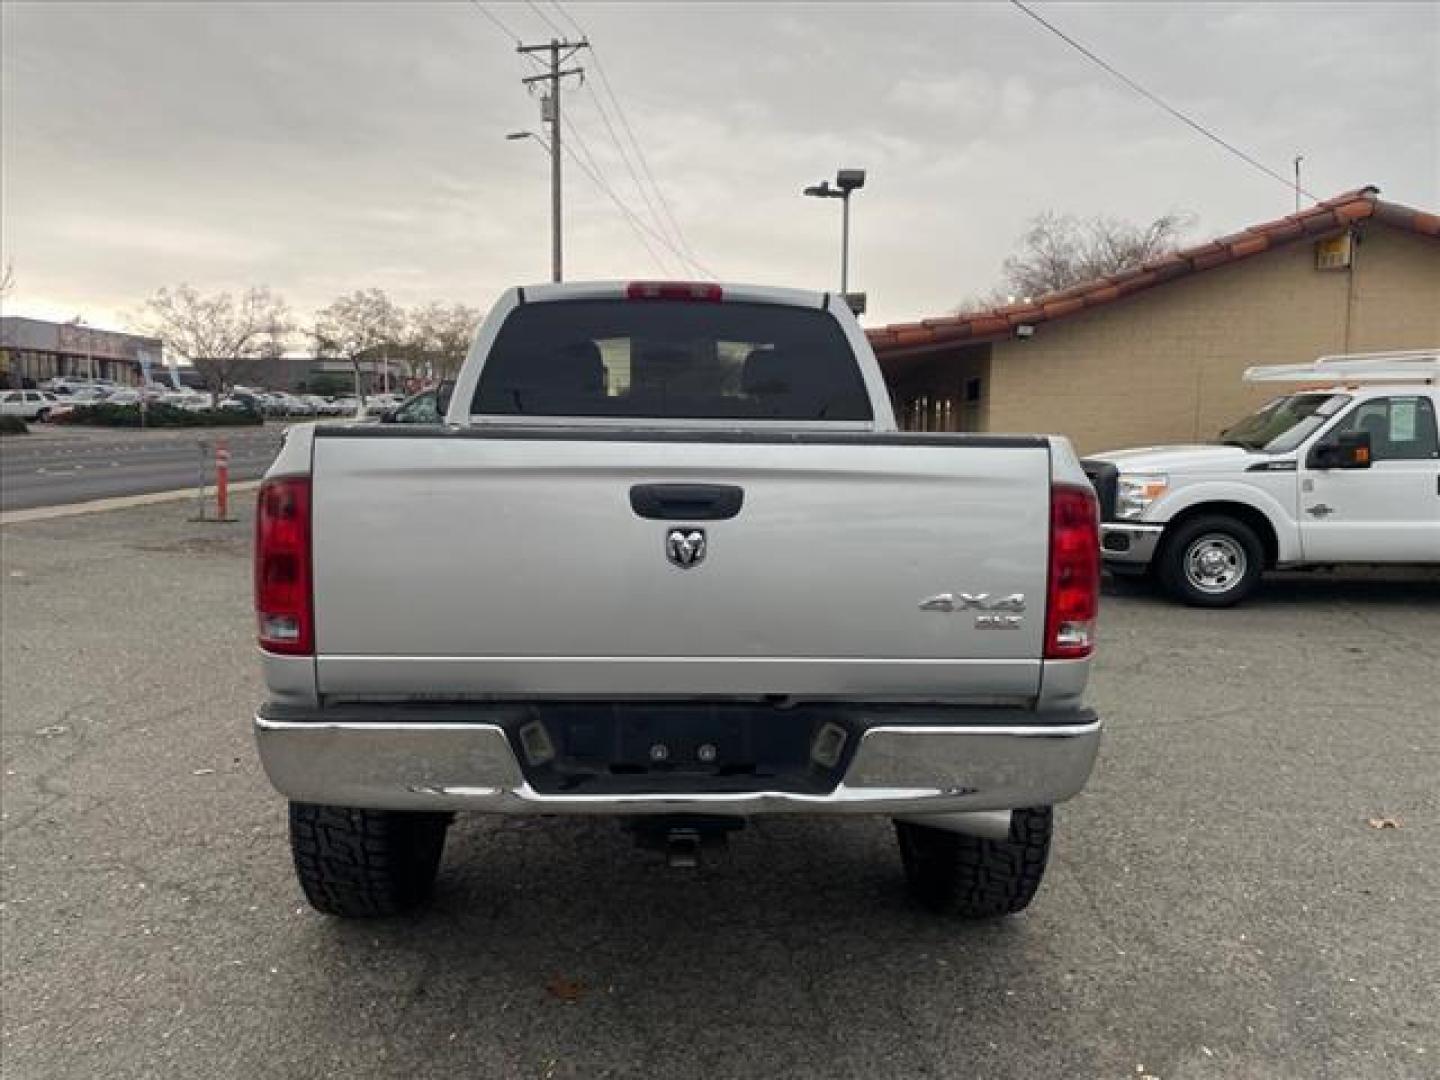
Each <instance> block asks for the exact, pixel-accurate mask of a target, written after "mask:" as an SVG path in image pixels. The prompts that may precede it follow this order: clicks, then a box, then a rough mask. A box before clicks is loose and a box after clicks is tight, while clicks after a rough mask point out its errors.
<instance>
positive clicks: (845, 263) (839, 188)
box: [803, 169, 865, 299]
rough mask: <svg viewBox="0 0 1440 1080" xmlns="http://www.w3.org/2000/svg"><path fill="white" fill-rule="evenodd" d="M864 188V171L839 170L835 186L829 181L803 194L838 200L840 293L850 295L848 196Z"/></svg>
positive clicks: (824, 181)
mask: <svg viewBox="0 0 1440 1080" xmlns="http://www.w3.org/2000/svg"><path fill="white" fill-rule="evenodd" d="M864 186H865V170H864V169H841V170H840V171H839V172H837V173H836V174H835V186H834V187H831V186H830V181H829V180H823V181H821V182H820V183H818V184H812V185H811V186H810V187H807V188H806V189H805V190H804V192H803V194H805V195H810V196H812V197H814V198H817V199H839V200H840V204H841V206H840V292H841V294H842V295H843V296H845V297H846V298H847V299H848V297H849V295H850V195H851V194H852V193H853V192H856V191H859V190H860V189H861V188H862V187H864Z"/></svg>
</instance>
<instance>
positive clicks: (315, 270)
mask: <svg viewBox="0 0 1440 1080" xmlns="http://www.w3.org/2000/svg"><path fill="white" fill-rule="evenodd" d="M1377 8H1378V9H1379V10H1378V11H1377V10H1376V9H1377ZM569 10H570V12H571V14H572V15H574V16H575V17H577V18H578V19H580V20H581V22H582V23H583V24H584V28H585V32H586V33H587V34H588V35H589V36H590V38H591V40H592V41H593V42H594V43H595V45H596V50H595V55H585V54H582V55H580V56H578V57H577V58H576V61H575V62H576V63H582V64H585V65H586V66H587V67H588V68H589V69H590V70H589V76H588V80H587V83H586V85H585V86H584V87H580V86H578V85H575V84H573V83H572V84H571V85H570V86H569V87H568V88H567V91H566V97H565V105H566V112H567V115H569V116H570V118H571V120H572V121H573V123H574V125H575V128H576V130H577V131H578V132H580V136H581V137H582V138H583V140H584V142H585V144H586V146H587V147H588V149H589V151H590V153H591V154H592V155H593V157H594V159H595V160H596V161H597V162H598V163H599V166H600V168H601V169H602V170H603V172H604V175H605V177H606V178H607V181H608V183H609V184H610V186H611V187H612V188H613V190H614V191H615V192H616V193H617V194H619V195H620V197H621V198H622V199H624V200H625V201H626V202H628V203H629V204H630V205H631V206H632V207H633V208H634V211H635V213H637V214H639V215H641V216H642V217H645V218H647V219H649V218H650V211H649V210H648V209H647V207H646V205H645V203H644V201H643V200H642V199H641V198H640V196H639V195H638V193H637V191H636V188H635V184H634V181H633V180H632V179H631V176H630V172H629V170H628V169H627V167H626V164H625V161H624V159H623V158H622V156H621V154H620V153H619V152H618V151H617V150H616V148H615V146H614V145H613V144H612V142H611V140H610V135H609V132H608V131H607V129H606V127H605V125H604V123H603V121H602V118H601V114H600V111H599V108H598V101H599V100H600V98H601V96H602V93H603V87H602V85H601V83H600V80H599V78H598V71H597V61H598V62H600V63H603V67H604V69H605V73H606V75H607V77H608V80H609V82H610V84H611V85H612V86H613V87H614V89H615V91H616V93H617V94H618V95H619V97H620V99H621V101H622V103H623V105H624V109H625V121H628V124H629V126H631V127H633V129H634V131H635V132H636V134H637V135H638V136H639V138H640V140H641V142H642V144H643V146H644V148H645V151H646V161H647V163H648V166H649V170H650V172H651V173H653V175H654V176H655V178H656V179H657V180H658V181H659V182H660V184H661V186H662V187H663V189H664V192H665V198H666V202H667V203H668V205H669V206H670V207H671V208H672V210H673V213H674V216H675V218H676V219H677V220H678V221H679V222H680V225H681V227H682V229H683V231H684V235H685V238H686V240H687V241H688V243H689V245H690V246H691V247H692V248H693V249H694V250H695V253H696V255H697V256H698V257H699V259H700V261H701V262H703V263H705V264H706V265H707V266H710V267H713V268H714V269H715V270H716V271H717V272H719V273H721V274H722V275H724V276H727V277H731V278H735V279H737V280H753V281H760V282H772V283H778V284H795V285H800V286H814V287H822V288H830V287H834V285H835V284H836V278H837V277H838V248H839V207H838V206H837V205H835V204H833V203H830V202H825V201H822V200H815V199H806V198H803V197H802V196H801V195H800V190H801V188H803V187H804V186H805V185H807V184H812V183H815V182H817V181H819V180H821V179H823V178H825V177H827V176H832V175H833V173H834V170H835V169H836V168H837V167H840V166H857V167H862V168H866V169H867V170H868V171H869V176H870V179H869V182H868V183H867V185H866V187H865V188H864V190H862V191H861V192H860V193H859V194H858V195H857V196H856V197H855V201H854V204H853V211H854V221H853V230H854V232H853V260H852V271H853V273H852V277H853V278H854V280H855V281H856V283H857V284H858V286H859V287H861V288H864V289H866V291H868V292H869V294H870V303H871V312H872V317H874V318H875V319H878V320H885V319H903V318H911V317H919V316H924V315H929V314H935V313H937V312H942V311H944V310H946V309H947V308H948V307H949V306H950V305H952V304H953V303H954V302H955V301H956V300H957V299H958V297H960V296H963V295H965V294H967V293H972V292H978V291H981V290H983V289H984V288H986V287H987V286H989V285H990V284H991V283H992V282H993V280H994V277H995V275H996V273H997V272H998V269H999V265H1000V262H1001V260H1002V259H1003V258H1004V256H1005V254H1006V252H1007V251H1008V250H1009V248H1010V246H1011V244H1012V243H1013V241H1014V239H1015V237H1016V236H1017V235H1018V233H1019V232H1020V230H1021V228H1022V227H1023V224H1024V222H1025V220H1026V219H1027V218H1028V217H1030V216H1031V215H1033V214H1034V213H1036V212H1038V211H1040V210H1045V209H1055V210H1060V211H1073V212H1076V213H1082V214H1092V213H1101V212H1103V213H1109V214H1114V215H1117V216H1124V217H1130V218H1145V217H1149V216H1153V215H1155V214H1158V213H1161V212H1163V211H1165V210H1168V209H1170V208H1172V207H1177V206H1178V207H1185V208H1188V209H1190V210H1193V211H1196V212H1197V213H1199V214H1200V216H1201V223H1200V227H1199V228H1200V231H1206V232H1208V231H1212V230H1213V231H1221V230H1225V229H1229V228H1236V227H1239V226H1243V225H1245V224H1249V223H1251V222H1254V221H1259V220H1264V219H1266V218H1269V217H1272V216H1274V215H1275V214H1276V213H1280V212H1283V211H1284V210H1285V209H1286V207H1287V206H1288V205H1289V201H1290V196H1289V194H1288V192H1286V191H1285V190H1284V188H1283V187H1282V186H1280V185H1278V184H1277V183H1276V182H1275V181H1273V180H1271V179H1268V178H1266V177H1263V176H1260V175H1257V174H1256V173H1255V172H1254V171H1253V170H1251V169H1249V168H1248V167H1247V166H1245V165H1244V164H1242V163H1240V162H1238V161H1236V160H1235V159H1234V158H1233V157H1230V156H1229V155H1227V154H1226V153H1225V152H1224V151H1223V150H1221V149H1219V148H1218V147H1216V146H1214V145H1213V144H1211V143H1208V142H1206V141H1204V140H1203V139H1201V138H1199V137H1198V136H1196V135H1195V134H1194V133H1193V132H1191V131H1189V130H1187V129H1186V128H1184V127H1183V126H1182V125H1180V124H1179V123H1177V122H1176V121H1175V120H1174V119H1173V118H1172V117H1169V116H1167V115H1166V114H1165V113H1163V112H1162V111H1160V110H1159V109H1157V108H1156V107H1155V106H1154V105H1152V104H1150V103H1148V102H1146V101H1145V100H1143V99H1142V98H1140V97H1138V96H1137V95H1136V94H1134V93H1133V92H1132V91H1130V90H1128V89H1126V88H1125V87H1124V86H1122V85H1120V84H1119V83H1117V82H1116V81H1115V80H1114V79H1113V78H1112V77H1110V76H1109V75H1107V74H1106V73H1104V72H1103V71H1100V70H1099V69H1097V68H1096V67H1095V66H1094V65H1093V64H1091V63H1090V62H1089V61H1087V60H1085V59H1084V58H1083V57H1081V56H1079V55H1078V54H1076V53H1075V52H1074V51H1073V50H1070V49H1069V48H1067V47H1066V46H1065V45H1064V44H1063V43H1062V42H1060V41H1058V40H1057V39H1056V38H1054V37H1053V36H1051V35H1049V34H1047V33H1045V32H1044V31H1043V30H1042V29H1041V28H1039V27H1037V26H1036V25H1035V24H1034V23H1033V22H1031V21H1030V20H1028V19H1026V18H1025V17H1024V16H1023V15H1020V14H1018V13H1017V12H1015V11H1014V10H1013V9H1012V8H1010V7H1009V6H1007V5H952V6H944V5H882V4H873V5H862V4H848V5H830V6H823V7H822V6H818V5H804V4H797V5H779V6H761V5H626V4H600V3H595V4H586V5H583V6H581V5H569ZM1052 15H1053V18H1054V20H1055V21H1056V22H1057V23H1058V24H1060V25H1061V26H1062V27H1063V28H1064V29H1066V31H1067V32H1069V33H1072V34H1073V35H1074V36H1075V37H1077V38H1078V39H1079V40H1081V41H1084V42H1085V43H1087V44H1088V45H1090V46H1092V47H1094V48H1095V49H1096V50H1097V51H1098V52H1099V53H1100V54H1101V55H1103V56H1105V57H1106V58H1107V59H1108V60H1110V61H1111V62H1112V63H1114V64H1116V65H1117V66H1118V67H1120V68H1121V69H1122V70H1125V71H1127V72H1128V73H1130V74H1131V75H1132V76H1133V77H1135V78H1137V79H1139V80H1140V81H1141V82H1143V83H1145V84H1146V85H1147V86H1150V87H1151V88H1152V89H1154V90H1155V91H1156V92H1157V93H1161V94H1163V95H1165V96H1166V97H1167V98H1168V99H1170V100H1172V101H1173V102H1174V103H1175V104H1176V105H1177V106H1178V107H1181V108H1184V109H1186V110H1187V111H1190V112H1193V113H1194V114H1195V115H1196V116H1197V117H1198V118H1200V119H1201V120H1202V121H1203V122H1205V123H1207V124H1211V125H1213V126H1214V127H1215V128H1216V129H1217V130H1219V131H1221V132H1222V133H1223V134H1224V135H1225V136H1226V137H1227V138H1229V139H1231V140H1232V141H1234V142H1236V143H1237V144H1239V145H1241V146H1243V147H1245V148H1246V149H1247V150H1248V151H1250V152H1252V153H1254V154H1256V155H1257V156H1258V157H1259V158H1261V160H1264V161H1266V162H1270V163H1272V164H1273V165H1274V166H1275V167H1277V168H1279V169H1281V170H1284V169H1287V168H1288V165H1289V161H1290V158H1291V157H1292V156H1293V155H1294V154H1295V153H1304V154H1305V155H1306V169H1307V179H1308V180H1309V182H1310V186H1311V188H1312V190H1315V191H1317V192H1319V193H1321V194H1329V193H1331V192H1334V191H1339V190H1341V189H1344V188H1349V187H1353V186H1356V185H1357V184H1361V183H1369V182H1374V183H1379V184H1381V185H1382V187H1383V188H1384V189H1385V193H1386V195H1387V196H1389V197H1392V198H1395V199H1397V200H1399V201H1409V202H1413V203H1418V204H1420V205H1426V206H1430V207H1432V208H1433V207H1435V206H1436V205H1437V204H1440V176H1437V164H1436V163H1437V160H1440V147H1437V142H1436V131H1437V129H1440V113H1437V108H1440V94H1437V92H1436V89H1435V86H1436V83H1435V71H1436V61H1435V52H1434V41H1435V39H1436V27H1437V22H1436V20H1437V17H1440V16H1437V14H1436V9H1434V8H1433V7H1422V6H1418V5H1415V6H1406V5H1398V6H1391V7H1385V6H1383V5H1376V4H1371V5H1365V6H1358V5H1357V6H1355V7H1342V6H1339V5H1330V6H1326V5H1319V6H1313V7H1306V8H1293V7H1289V6H1284V5H1274V6H1266V7H1261V8H1251V7H1249V6H1246V5H1219V4H1210V5H1194V6H1188V7H1180V6H1158V7H1156V6H1143V7H1142V6H1133V7H1132V6H1125V5H1109V4H1096V5H1062V6H1059V7H1056V8H1055V9H1054V11H1053V13H1052ZM503 16H504V17H505V18H506V21H507V23H509V24H511V25H513V26H514V28H515V29H516V30H517V32H519V33H521V34H524V35H526V36H527V38H539V37H548V36H549V30H548V28H546V27H545V26H544V25H543V24H542V23H540V22H539V20H538V19H537V18H536V17H535V16H534V14H533V11H531V10H530V9H528V8H526V7H523V6H519V5H515V6H507V7H506V8H504V9H503ZM0 30H3V33H0V50H3V55H0V60H3V64H0V67H3V76H0V77H3V86H0V91H3V92H0V154H3V166H4V175H3V181H4V183H3V186H0V235H3V240H4V246H5V257H8V258H13V259H14V261H15V265H16V271H17V277H18V279H19V286H20V287H19V290H18V293H17V295H16V296H15V297H13V298H12V299H11V300H10V301H9V302H8V303H9V306H10V307H11V308H12V309H16V310H19V309H24V308H26V307H27V305H28V307H29V308H30V309H35V310H38V309H39V308H41V307H45V306H47V305H48V306H49V307H50V308H55V309H61V310H68V312H69V314H74V312H75V311H76V310H80V311H84V312H88V311H92V310H95V311H99V310H114V311H122V310H126V309H132V308H133V307H135V306H136V305H138V303H139V301H140V300H142V299H143V298H144V297H145V296H146V295H147V294H149V293H150V292H153V290H154V289H156V288H158V287H159V286H161V285H166V284H174V283H176V282H179V281H191V282H194V283H195V284H197V285H198V286H201V287H206V288H228V289H239V288H243V287H245V286H247V285H250V284H268V285H270V286H271V287H273V288H275V289H276V290H277V291H279V292H281V293H283V294H285V295H286V296H287V297H288V298H289V299H290V301H291V302H292V304H293V305H294V306H295V307H296V308H297V310H300V311H302V312H304V311H306V310H309V309H313V308H316V307H319V306H323V305H324V304H325V303H327V302H328V301H329V300H330V299H332V298H333V296H334V295H336V294H337V293H340V292H348V291H350V290H352V289H355V288H360V287H365V286H370V285H378V286H381V287H383V288H387V289H390V290H392V291H393V292H394V294H395V295H396V297H397V299H400V300H401V301H402V302H405V303H419V302H423V301H426V300H432V299H443V300H462V301H465V302H468V303H471V304H475V305H477V306H484V305H485V304H486V303H488V302H489V301H490V300H491V299H492V298H493V297H494V296H495V295H496V294H497V293H498V292H499V291H500V290H502V289H503V288H505V287H506V286H508V285H510V284H513V283H516V282H525V281H534V280H544V279H545V278H546V277H548V270H549V189H548V183H549V173H548V162H547V161H546V159H545V157H544V155H543V153H542V152H541V151H540V149H539V147H538V146H537V145H536V144H534V143H532V142H529V141H525V142H520V143H511V142H506V141H505V140H504V137H503V136H504V134H505V132H507V131H512V130H516V129H526V128H530V129H534V128H536V127H537V125H538V104H537V102H536V100H535V99H534V98H533V97H531V96H529V95H527V94H526V92H525V90H524V89H523V88H522V86H521V84H520V82H519V79H520V78H521V76H523V75H526V74H529V73H531V72H532V71H533V70H534V69H533V66H532V65H531V64H530V63H528V62H527V61H526V60H524V59H523V58H521V57H519V56H517V55H516V54H515V52H514V48H513V43H512V42H509V41H507V40H505V39H504V38H503V36H502V35H500V34H498V33H497V32H496V31H495V29H494V27H493V26H491V25H490V24H488V23H487V22H486V21H485V20H484V19H483V18H482V17H480V16H479V15H478V13H476V12H475V11H474V10H473V8H471V7H470V6H469V5H467V4H453V3H413V4H406V3H394V4H385V3H343V2H339V0H334V2H327V3H324V4H305V5H261V4H253V3H232V4H226V3H219V2H216V3H208V4H204V5H179V4H150V5H143V4H127V5H120V4H104V3H102V4H92V5H78V4H75V5H71V4H66V5H58V4H49V5H22V4H4V5H0ZM611 120H612V123H614V124H615V125H616V126H617V128H618V129H619V130H620V131H621V132H623V130H624V122H622V121H621V120H620V118H619V117H618V116H616V115H614V114H613V113H612V114H611ZM568 135H569V131H568V129H567V136H568ZM570 141H571V143H572V144H573V145H574V146H575V148H576V149H577V152H578V150H579V144H578V142H576V141H575V140H573V139H571V140H570ZM635 165H636V167H637V168H639V163H638V162H636V163H635ZM565 173H566V188H565V206H566V218H565V224H566V262H567V269H568V271H569V272H570V273H571V274H572V275H573V276H594V277H627V276H647V277H649V276H655V275H656V274H657V273H659V272H661V267H657V266H656V263H655V260H654V258H652V256H651V255H650V254H648V253H647V251H646V248H645V246H644V244H643V243H642V242H641V241H640V240H639V239H637V238H636V236H635V234H634V231H633V230H632V228H631V227H630V226H629V225H628V224H627V223H626V221H625V219H624V218H623V217H622V216H621V215H619V214H618V213H617V212H616V210H615V208H614V206H613V204H612V203H611V201H610V199H609V198H608V197H607V196H606V194H605V193H604V192H603V191H601V190H599V189H597V188H596V187H595V186H594V185H593V184H592V183H591V182H590V181H589V180H588V179H586V177H585V176H584V175H583V174H582V173H581V171H580V170H578V169H577V168H575V167H574V165H573V163H571V162H570V161H569V160H568V159H567V160H566V162H565ZM656 209H657V210H658V209H659V206H658V203H657V205H656ZM662 219H663V215H662ZM652 228H654V229H656V230H658V231H662V232H663V231H668V224H657V223H652ZM651 243H652V246H656V247H657V248H658V250H659V252H660V263H661V264H662V266H663V267H664V272H667V273H674V274H682V273H689V272H688V271H686V270H684V268H683V266H682V265H681V261H680V260H678V259H677V258H675V257H674V256H673V255H671V254H669V253H668V252H666V250H665V249H664V248H663V247H662V246H659V245H655V244H654V242H653V241H652V242H651ZM67 317H68V316H67Z"/></svg>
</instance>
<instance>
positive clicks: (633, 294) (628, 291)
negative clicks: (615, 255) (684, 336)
mask: <svg viewBox="0 0 1440 1080" xmlns="http://www.w3.org/2000/svg"><path fill="white" fill-rule="evenodd" d="M625 299H627V300H710V301H720V300H724V299H725V290H724V289H722V288H721V287H720V286H719V285H706V284H704V283H703V282H691V281H632V282H631V283H630V284H629V285H627V286H626V287H625Z"/></svg>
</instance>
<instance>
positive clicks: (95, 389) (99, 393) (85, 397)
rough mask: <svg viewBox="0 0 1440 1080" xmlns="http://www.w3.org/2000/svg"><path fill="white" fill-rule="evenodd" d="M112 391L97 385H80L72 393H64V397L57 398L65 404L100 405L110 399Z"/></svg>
mask: <svg viewBox="0 0 1440 1080" xmlns="http://www.w3.org/2000/svg"><path fill="white" fill-rule="evenodd" d="M113 393H114V391H113V390H106V389H104V388H102V387H99V386H82V387H80V388H79V389H78V390H75V391H73V392H72V393H69V394H67V395H65V397H63V398H60V399H59V400H62V401H64V402H65V404H67V405H74V406H77V407H78V406H84V405H100V404H103V403H104V402H106V401H108V400H110V396H111V395H112V394H113Z"/></svg>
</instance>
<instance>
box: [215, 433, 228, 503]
mask: <svg viewBox="0 0 1440 1080" xmlns="http://www.w3.org/2000/svg"><path fill="white" fill-rule="evenodd" d="M215 508H216V510H217V511H218V512H219V513H218V517H219V518H220V520H221V521H229V520H230V450H229V448H228V447H227V446H226V445H225V442H224V440H223V439H222V440H221V441H219V442H217V443H216V444H215Z"/></svg>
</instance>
